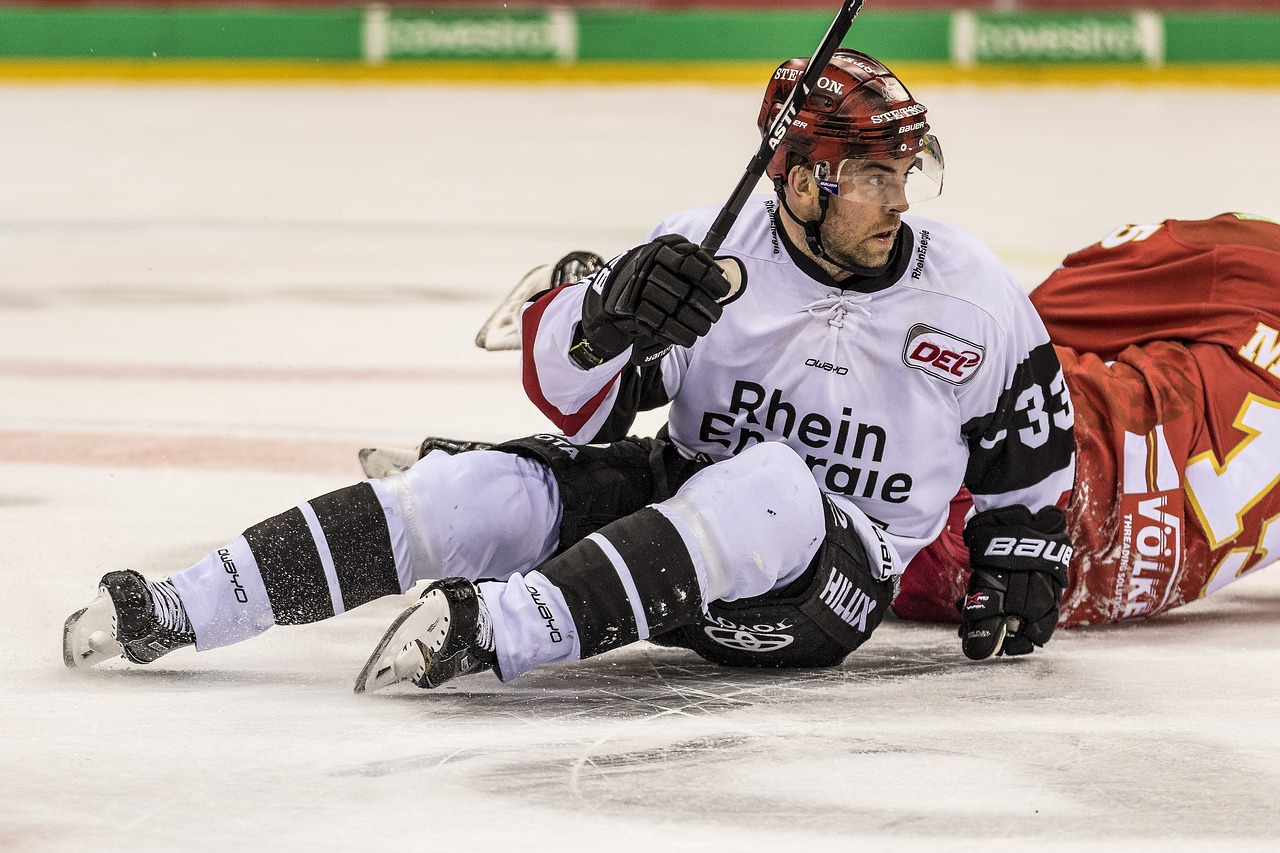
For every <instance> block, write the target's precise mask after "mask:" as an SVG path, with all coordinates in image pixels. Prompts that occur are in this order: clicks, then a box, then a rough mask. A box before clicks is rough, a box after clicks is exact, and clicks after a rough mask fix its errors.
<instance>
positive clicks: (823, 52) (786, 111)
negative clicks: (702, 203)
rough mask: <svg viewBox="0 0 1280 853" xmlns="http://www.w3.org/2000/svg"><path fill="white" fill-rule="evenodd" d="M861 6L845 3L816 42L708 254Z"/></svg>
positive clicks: (721, 217)
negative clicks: (802, 72)
mask: <svg viewBox="0 0 1280 853" xmlns="http://www.w3.org/2000/svg"><path fill="white" fill-rule="evenodd" d="M862 3H863V0H844V2H843V3H841V5H840V11H839V12H837V13H836V17H835V20H833V21H832V22H831V27H830V28H829V29H828V30H827V34H826V35H824V36H823V37H822V41H820V42H818V47H817V49H816V50H814V52H813V57H812V58H811V59H810V60H809V65H808V67H806V68H805V70H804V74H802V75H801V77H800V80H799V81H798V82H797V83H796V85H795V88H793V89H792V90H791V94H789V95H788V96H787V99H786V100H785V101H783V103H782V110H781V111H780V112H779V113H778V115H777V116H776V117H775V118H774V120H773V123H772V124H770V125H769V131H768V133H766V134H765V135H764V137H763V139H761V141H760V148H759V149H757V150H756V153H755V156H754V157H752V158H751V161H750V162H749V163H747V171H746V172H745V173H744V174H743V176H742V180H740V181H738V186H737V187H736V188H735V189H734V191H733V195H731V196H729V200H728V201H727V202H726V203H725V206H724V207H722V208H720V213H719V214H718V215H717V216H716V220H715V222H713V223H711V229H710V230H709V231H707V236H706V237H704V238H703V239H702V248H703V249H705V250H706V251H707V252H709V253H710V254H715V253H716V251H717V250H719V248H720V246H721V244H722V243H724V239H725V237H727V236H729V229H730V228H732V227H733V223H735V222H737V221H738V214H739V213H741V212H742V206H743V205H744V204H746V203H747V199H748V198H749V197H750V196H751V193H752V192H754V191H755V187H756V184H757V183H758V182H759V181H760V176H761V175H763V174H764V170H765V169H767V168H769V161H770V160H772V159H773V152H774V151H776V150H777V148H778V145H779V144H781V142H782V140H783V138H784V137H785V136H786V135H787V131H789V130H790V129H791V125H792V124H794V123H795V120H796V114H797V113H798V112H800V110H801V109H803V108H804V105H805V102H806V101H808V100H809V93H810V92H812V91H813V88H814V87H815V86H816V85H817V84H818V80H819V79H820V78H821V77H822V72H823V71H825V70H826V68H827V63H828V62H830V61H831V57H832V56H834V55H835V52H836V48H838V47H839V46H840V42H841V41H842V40H843V39H844V37H845V34H847V33H848V32H849V27H850V26H852V24H853V19H854V18H856V17H857V16H858V12H860V11H862Z"/></svg>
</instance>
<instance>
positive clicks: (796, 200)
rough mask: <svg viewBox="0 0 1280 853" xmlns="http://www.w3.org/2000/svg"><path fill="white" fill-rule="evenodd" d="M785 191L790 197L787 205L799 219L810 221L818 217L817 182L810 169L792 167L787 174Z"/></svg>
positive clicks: (806, 167)
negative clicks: (789, 205)
mask: <svg viewBox="0 0 1280 853" xmlns="http://www.w3.org/2000/svg"><path fill="white" fill-rule="evenodd" d="M787 191H788V192H789V193H790V195H791V199H790V201H789V203H790V204H791V207H792V209H793V210H794V211H795V212H796V213H797V214H798V215H799V216H800V218H801V219H812V218H815V217H816V216H817V215H818V182H817V180H816V179H815V178H814V177H813V170H812V169H810V168H809V167H808V166H792V167H791V171H790V172H788V173H787Z"/></svg>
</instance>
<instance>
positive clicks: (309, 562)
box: [244, 482, 402, 625]
mask: <svg viewBox="0 0 1280 853" xmlns="http://www.w3.org/2000/svg"><path fill="white" fill-rule="evenodd" d="M244 538H245V541H246V542H247V543H248V545H249V549H250V551H252V553H253V558H254V561H255V562H256V563H257V566H258V571H259V573H260V574H261V576H262V584H263V586H264V587H265V589H266V593H267V598H268V599H269V600H270V602H271V611H272V614H273V615H274V617H275V622H276V624H278V625H298V624H302V623H305V622H315V621H317V620H319V619H327V618H329V617H331V616H333V615H334V614H335V613H341V612H343V611H345V610H350V609H351V608H353V607H357V606H359V605H361V604H364V603H366V602H369V601H372V600H373V599H375V598H380V597H382V596H384V595H395V594H397V593H399V592H401V591H402V590H401V588H400V580H399V577H398V576H397V574H396V564H395V556H394V554H393V553H392V550H391V536H390V533H389V532H388V529H387V519H386V516H385V515H384V514H383V511H382V503H381V502H380V501H379V500H378V496H377V495H376V494H375V492H374V490H373V487H371V486H370V485H369V484H368V483H367V482H366V483H358V484H356V485H354V486H349V487H347V488H345V489H339V490H337V491H336V492H330V493H329V494H327V495H322V496H320V497H318V498H313V499H312V500H309V501H307V502H306V503H303V504H301V505H299V506H296V507H294V508H293V509H290V510H287V511H285V512H282V513H280V514H279V515H277V516H275V517H273V518H269V519H267V520H266V521H263V522H261V523H259V524H255V525H254V526H253V527H250V528H249V529H248V530H246V531H245V532H244Z"/></svg>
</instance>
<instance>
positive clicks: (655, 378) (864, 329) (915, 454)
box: [522, 196, 1074, 563]
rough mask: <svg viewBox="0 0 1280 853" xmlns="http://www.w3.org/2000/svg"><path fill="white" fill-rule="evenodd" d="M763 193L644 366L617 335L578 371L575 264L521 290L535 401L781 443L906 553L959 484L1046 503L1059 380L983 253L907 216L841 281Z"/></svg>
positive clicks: (560, 417) (692, 218) (572, 417)
mask: <svg viewBox="0 0 1280 853" xmlns="http://www.w3.org/2000/svg"><path fill="white" fill-rule="evenodd" d="M776 207H777V201H776V199H774V198H772V197H766V196H757V197H753V198H752V199H750V200H749V201H748V203H747V204H746V206H745V208H744V210H743V212H742V214H741V216H740V218H739V219H738V221H737V223H736V224H735V225H734V227H733V230H732V231H731V232H730V234H729V237H728V239H727V240H726V241H725V242H724V245H723V246H722V248H721V250H720V252H719V256H720V257H726V256H731V257H734V258H737V259H738V260H739V261H740V262H741V265H742V268H743V270H744V271H745V278H744V282H743V286H742V288H741V289H740V290H739V291H738V292H737V294H736V295H735V296H734V297H733V298H732V300H731V301H730V302H729V303H728V304H726V305H725V308H724V315H723V316H722V317H721V319H720V320H719V321H718V322H717V323H716V324H715V325H714V326H713V327H712V328H711V331H710V332H709V333H708V334H707V335H706V336H705V337H703V338H701V339H699V340H698V341H697V342H696V343H695V344H694V345H693V346H691V347H688V348H683V347H676V348H674V349H672V350H671V351H670V352H669V353H667V354H666V355H665V356H664V357H663V358H662V359H661V360H660V361H659V362H657V363H655V364H652V365H646V366H645V367H643V368H641V367H637V366H635V365H631V364H629V363H628V360H627V356H628V355H629V354H630V351H628V352H625V353H623V354H622V355H620V356H618V357H617V358H615V359H612V360H610V361H608V362H605V363H604V364H602V365H600V366H598V367H595V368H593V369H591V370H584V369H582V368H581V367H579V366H578V365H577V364H575V363H574V362H573V361H572V360H571V359H570V358H569V356H568V349H569V346H570V343H571V339H572V337H573V334H574V326H575V324H576V323H577V322H578V321H579V319H580V314H581V306H582V299H583V295H584V293H585V290H586V288H587V287H589V286H591V283H592V279H588V280H586V281H584V282H581V283H579V284H576V285H572V286H568V287H564V288H561V289H559V290H555V291H551V292H550V293H548V294H545V295H543V296H542V297H540V298H538V299H536V300H534V301H533V302H531V303H530V304H529V305H528V306H527V307H526V308H525V311H524V314H523V316H522V327H523V328H522V337H523V340H524V353H523V359H524V362H523V365H522V370H523V376H524V382H525V388H526V391H527V392H528V394H529V396H530V398H531V399H532V400H533V402H534V403H535V404H537V405H538V406H539V408H541V409H542V411H543V412H544V413H546V414H547V415H548V416H549V417H550V418H551V419H552V421H553V422H554V423H555V424H556V425H557V426H558V427H559V428H560V429H561V430H562V431H563V432H564V433H565V435H567V436H568V437H569V438H570V440H572V441H574V442H575V443H578V444H586V443H590V442H599V441H611V440H616V439H618V438H622V437H623V436H625V435H626V434H627V431H628V430H629V429H630V427H631V424H632V422H633V420H634V417H635V414H636V412H637V411H639V410H648V409H653V408H657V407H659V406H662V405H665V404H667V403H670V404H671V409H670V413H669V420H668V430H669V432H670V438H671V440H672V441H673V442H674V443H675V444H676V445H677V447H678V448H679V449H680V450H681V451H682V452H683V453H684V454H686V455H687V456H689V457H691V458H694V457H698V456H701V457H703V458H707V459H711V460H720V459H725V458H728V457H729V456H732V455H734V454H736V453H738V452H740V451H741V450H743V449H744V448H746V447H748V446H750V445H751V444H753V443H755V442H761V441H780V442H784V443H786V444H788V445H790V446H791V447H792V448H793V449H794V450H795V451H796V452H797V453H798V454H799V455H800V456H801V458H803V459H804V460H805V461H806V462H807V463H808V465H809V468H810V469H811V470H812V472H813V477H814V479H815V480H816V481H817V483H818V485H819V486H820V487H821V488H822V489H823V490H824V491H825V492H827V493H828V494H830V495H834V496H840V497H842V498H844V499H846V500H847V501H848V502H849V503H851V504H852V505H853V506H855V507H856V508H857V509H858V510H861V513H862V514H865V515H866V516H867V517H868V518H869V519H871V520H872V521H873V522H874V523H876V524H877V525H878V526H879V527H880V528H881V529H882V530H883V531H884V532H885V534H886V536H887V538H888V540H889V541H890V543H891V544H893V545H894V547H895V548H896V549H897V552H898V556H899V557H900V559H901V560H902V561H903V562H904V563H905V562H906V561H909V560H910V559H911V558H912V557H913V556H914V555H915V553H916V552H917V551H918V550H919V549H920V548H922V547H924V546H925V545H926V544H928V543H929V542H931V541H932V540H933V539H934V537H935V536H936V535H937V534H938V532H939V531H940V530H941V529H942V527H943V525H944V523H945V522H946V518H947V510H948V505H949V503H950V500H951V498H952V497H953V496H954V495H955V494H956V492H957V491H958V490H959V488H960V486H961V485H962V484H964V485H967V486H968V488H969V489H970V490H971V491H972V493H973V495H974V502H975V506H976V508H977V509H978V510H979V511H981V510H984V509H988V508H991V507H997V506H1006V505H1011V504H1024V505H1026V506H1027V507H1028V508H1030V509H1031V511H1032V512H1035V511H1036V510H1038V509H1040V508H1041V507H1044V506H1047V505H1052V504H1056V503H1058V502H1059V500H1060V499H1061V498H1062V496H1063V494H1064V493H1065V492H1068V491H1069V490H1070V488H1071V484H1072V474H1073V459H1074V444H1073V439H1072V410H1071V404H1070V400H1069V398H1068V395H1067V390H1066V384H1065V382H1064V381H1063V376H1062V371H1061V368H1060V367H1059V364H1058V361H1057V357H1056V356H1055V354H1054V351H1053V348H1052V347H1051V345H1050V344H1049V337H1048V335H1047V333H1046V332H1045V329H1044V326H1043V324H1042V323H1041V322H1040V319H1039V317H1038V316H1037V315H1036V313H1035V310H1034V309H1033V308H1032V306H1031V303H1030V302H1029V301H1028V299H1027V297H1026V295H1025V294H1024V293H1023V292H1022V290H1021V288H1020V287H1019V286H1018V285H1017V283H1016V282H1015V281H1014V280H1013V278H1012V276H1011V275H1010V274H1009V273H1008V271H1007V270H1006V269H1005V268H1004V266H1003V265H1002V264H1001V263H1000V262H999V261H998V260H997V259H996V257H995V256H994V255H993V254H992V253H991V252H990V250H988V249H987V248H986V247H985V246H983V245H982V244H980V243H979V242H977V241H976V240H974V239H973V238H972V237H970V236H969V235H967V234H965V233H964V232H962V231H960V230H959V229H957V228H954V227H952V226H950V225H946V224H944V223H940V222H935V221H931V220H928V219H922V218H919V217H916V216H913V215H908V216H904V217H903V227H902V229H901V232H900V235H899V242H898V248H897V251H896V253H895V256H894V258H895V261H896V262H891V264H890V269H889V272H888V273H887V274H886V275H883V276H880V277H879V278H875V279H862V280H860V281H858V282H856V283H855V285H854V286H855V287H858V288H859V289H857V290H854V289H843V288H842V287H841V285H839V284H837V283H836V282H834V281H833V280H832V279H831V278H830V277H829V276H827V275H826V274H825V273H824V272H823V271H822V270H821V269H820V268H819V267H818V266H817V265H816V264H814V263H813V262H812V261H811V260H810V259H808V258H807V257H806V256H804V255H803V254H802V253H800V252H799V251H798V250H797V249H796V248H795V247H794V246H792V245H791V244H790V242H789V240H788V238H787V237H786V235H785V233H784V232H782V230H781V229H780V228H779V227H778V225H777V222H776V220H775V216H776ZM716 213H717V209H715V208H706V209H700V210H694V211H689V212H686V213H683V214H679V215H676V216H673V217H670V218H668V219H666V220H664V221H663V222H661V223H660V224H659V225H658V226H657V228H655V229H654V232H653V236H656V235H659V234H668V233H678V234H682V235H684V236H685V237H686V238H688V239H689V240H692V241H695V242H696V241H698V240H700V239H701V238H702V237H703V236H704V235H705V233H706V231H707V229H708V228H709V227H710V224H711V222H712V220H713V219H714V218H715V215H716ZM840 503H841V504H845V500H841V501H840ZM845 506H846V508H847V506H848V504H845Z"/></svg>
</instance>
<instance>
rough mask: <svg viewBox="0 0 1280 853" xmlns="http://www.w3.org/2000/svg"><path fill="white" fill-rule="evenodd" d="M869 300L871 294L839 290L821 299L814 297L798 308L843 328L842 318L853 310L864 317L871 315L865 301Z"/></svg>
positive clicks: (828, 323) (833, 325)
mask: <svg viewBox="0 0 1280 853" xmlns="http://www.w3.org/2000/svg"><path fill="white" fill-rule="evenodd" d="M870 301H871V294H869V293H850V292H848V291H841V292H840V293H836V294H832V295H830V296H824V297H822V298H821V299H815V300H814V301H812V302H810V303H809V304H808V305H803V306H801V308H800V310H801V311H805V312H807V313H808V314H809V315H810V316H811V317H817V318H819V319H825V320H826V321H827V325H828V326H831V327H832V328H835V329H843V328H844V318H845V317H846V316H848V315H849V314H850V313H852V312H854V311H858V312H860V313H862V314H863V315H864V316H866V317H870V316H871V309H869V308H868V307H867V303H869V302H870Z"/></svg>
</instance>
